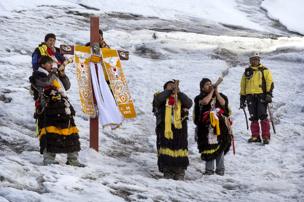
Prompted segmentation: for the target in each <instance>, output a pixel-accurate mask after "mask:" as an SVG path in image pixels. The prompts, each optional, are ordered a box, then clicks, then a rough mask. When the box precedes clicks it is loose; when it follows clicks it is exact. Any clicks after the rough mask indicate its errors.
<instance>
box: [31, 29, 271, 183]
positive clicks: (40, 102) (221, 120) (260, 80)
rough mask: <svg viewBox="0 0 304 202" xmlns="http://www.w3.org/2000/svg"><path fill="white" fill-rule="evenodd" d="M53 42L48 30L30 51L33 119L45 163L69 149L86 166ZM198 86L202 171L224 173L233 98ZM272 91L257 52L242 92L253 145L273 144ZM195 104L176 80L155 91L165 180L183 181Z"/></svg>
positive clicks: (207, 84) (70, 158) (72, 161)
mask: <svg viewBox="0 0 304 202" xmlns="http://www.w3.org/2000/svg"><path fill="white" fill-rule="evenodd" d="M99 33H100V45H101V47H109V46H108V45H107V44H106V43H105V41H104V40H103V33H102V31H101V30H100V32H99ZM55 42H56V36H55V34H51V33H50V34H47V35H46V36H45V40H44V42H43V43H41V44H40V45H39V46H38V47H37V48H36V49H35V51H34V53H33V55H32V66H33V74H32V76H31V77H30V82H31V87H32V91H33V95H34V100H35V109H36V110H35V115H34V117H35V119H36V124H37V136H38V137H39V140H40V152H41V154H43V163H44V165H49V164H57V163H58V162H57V161H55V157H56V154H57V153H66V154H67V162H66V164H67V165H72V166H78V167H84V166H85V165H84V164H82V163H80V162H79V160H78V152H79V151H80V142H79V135H78V129H77V127H76V125H75V122H74V118H73V117H74V116H75V110H74V108H73V106H72V105H71V103H70V102H69V99H68V97H67V95H66V92H65V91H66V90H68V89H69V88H70V81H69V78H68V77H67V75H66V74H65V65H66V64H67V63H66V59H65V57H64V56H63V55H62V54H61V53H60V50H59V49H58V48H57V47H55ZM87 45H90V44H87ZM199 87H200V91H199V94H198V95H197V96H196V97H195V99H194V109H193V121H194V124H195V125H196V129H195V140H196V142H197V146H198V150H199V152H200V154H201V159H202V160H204V161H206V166H205V173H204V174H206V175H212V174H214V173H215V174H218V175H224V173H225V166H224V155H225V154H226V153H227V152H228V151H229V149H230V145H231V142H232V139H233V134H232V128H231V125H232V122H231V119H230V115H231V111H230V108H229V100H228V98H227V96H226V95H224V94H223V93H221V92H219V90H218V87H217V86H216V85H214V84H212V82H211V80H210V79H208V78H203V79H202V80H201V81H200V85H199ZM272 90H273V81H272V75H271V72H270V70H269V69H268V68H266V67H264V66H263V65H262V64H261V63H260V57H259V55H258V54H255V55H253V56H252V57H250V66H249V67H248V68H246V69H245V72H244V74H243V76H242V79H241V90H240V108H242V109H244V108H245V107H246V106H247V105H248V110H249V113H250V121H251V125H250V129H251V138H250V139H249V140H248V142H250V143H251V142H262V141H263V143H264V144H268V143H269V140H270V124H269V120H268V117H267V105H268V103H270V102H272ZM192 105H193V101H192V100H191V99H190V98H189V97H188V96H187V95H186V94H185V93H183V92H181V91H180V89H179V81H178V80H170V81H168V82H166V83H165V84H164V86H163V91H162V92H159V93H156V94H155V95H154V98H153V113H154V115H155V116H156V129H155V132H156V136H157V140H156V145H157V155H158V168H159V171H160V172H162V173H163V174H164V177H165V178H168V179H175V180H183V179H184V176H185V170H186V169H187V167H188V165H189V159H188V132H187V131H188V128H187V120H188V115H189V110H190V108H191V107H192ZM259 120H260V123H259ZM260 128H261V129H260ZM260 131H261V132H260ZM260 135H261V136H262V138H261V137H260ZM215 163H216V168H215V165H214V164H215Z"/></svg>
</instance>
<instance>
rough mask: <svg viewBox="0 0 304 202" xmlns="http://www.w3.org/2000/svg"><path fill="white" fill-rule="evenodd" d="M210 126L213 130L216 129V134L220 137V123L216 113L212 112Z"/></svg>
mask: <svg viewBox="0 0 304 202" xmlns="http://www.w3.org/2000/svg"><path fill="white" fill-rule="evenodd" d="M210 124H211V126H212V127H213V128H215V134H216V135H220V134H221V130H220V121H219V118H218V116H217V115H216V112H215V111H210Z"/></svg>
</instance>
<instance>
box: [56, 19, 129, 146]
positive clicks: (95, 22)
mask: <svg viewBox="0 0 304 202" xmlns="http://www.w3.org/2000/svg"><path fill="white" fill-rule="evenodd" d="M90 46H91V50H92V51H91V53H92V54H91V57H90V61H91V62H93V63H94V64H95V69H96V71H97V63H100V62H101V61H102V57H101V53H100V44H99V17H98V16H91V17H90ZM60 52H61V54H71V55H73V54H74V46H71V45H60ZM117 53H118V56H119V58H120V59H121V60H128V59H129V52H128V51H123V50H117ZM91 82H92V81H91ZM92 91H94V89H92ZM93 96H94V92H93ZM94 104H95V105H96V99H95V96H94ZM98 121H99V118H98V114H97V115H96V117H94V118H92V117H91V118H90V148H93V149H94V150H96V151H98V150H99V126H98V125H99V122H98Z"/></svg>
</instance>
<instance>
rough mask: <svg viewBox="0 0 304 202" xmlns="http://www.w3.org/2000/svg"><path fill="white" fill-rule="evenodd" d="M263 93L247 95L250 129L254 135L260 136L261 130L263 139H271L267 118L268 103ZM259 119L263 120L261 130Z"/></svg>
mask: <svg viewBox="0 0 304 202" xmlns="http://www.w3.org/2000/svg"><path fill="white" fill-rule="evenodd" d="M263 98H264V97H263V94H257V95H247V96H246V99H247V105H248V111H249V114H250V118H249V119H250V121H251V125H250V129H251V133H252V137H256V138H259V137H260V131H261V132H262V137H263V139H270V123H269V120H268V119H267V103H265V101H264V99H263ZM259 120H261V121H260V122H261V130H260V124H259Z"/></svg>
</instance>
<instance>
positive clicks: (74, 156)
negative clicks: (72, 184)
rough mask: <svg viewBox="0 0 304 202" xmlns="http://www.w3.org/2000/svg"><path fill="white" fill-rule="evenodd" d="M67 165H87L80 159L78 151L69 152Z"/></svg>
mask: <svg viewBox="0 0 304 202" xmlns="http://www.w3.org/2000/svg"><path fill="white" fill-rule="evenodd" d="M66 165H70V166H76V167H81V168H83V167H85V165H84V164H82V163H80V162H79V161H78V152H72V153H68V156H67V162H66Z"/></svg>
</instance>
